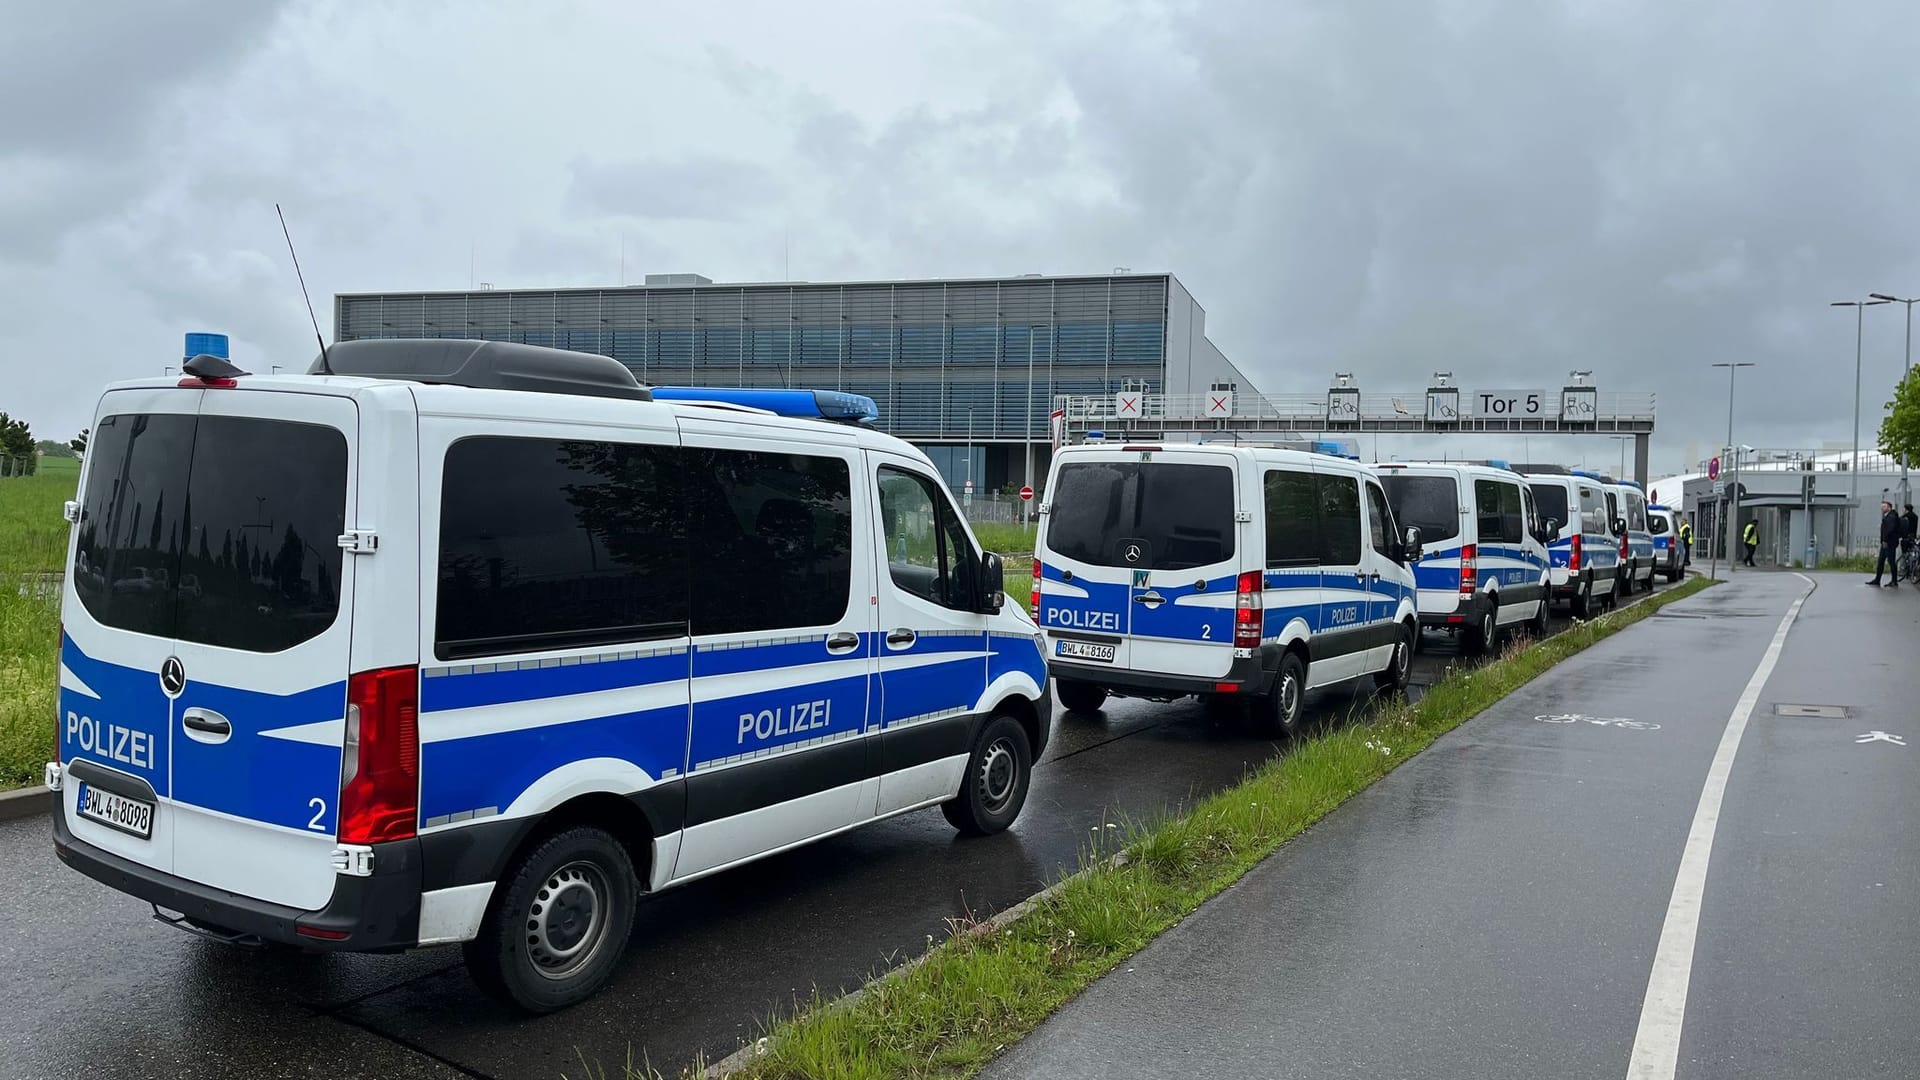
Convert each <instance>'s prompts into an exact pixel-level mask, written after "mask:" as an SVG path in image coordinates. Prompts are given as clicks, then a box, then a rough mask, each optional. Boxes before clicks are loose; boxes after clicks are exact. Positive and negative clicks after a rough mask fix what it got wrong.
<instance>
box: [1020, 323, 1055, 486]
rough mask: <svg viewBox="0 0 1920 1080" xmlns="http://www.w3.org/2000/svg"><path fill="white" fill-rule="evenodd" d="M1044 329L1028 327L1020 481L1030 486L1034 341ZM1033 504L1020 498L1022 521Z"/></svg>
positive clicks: (1049, 352)
mask: <svg viewBox="0 0 1920 1080" xmlns="http://www.w3.org/2000/svg"><path fill="white" fill-rule="evenodd" d="M1044 329H1046V328H1045V327H1043V326H1028V327H1027V469H1026V472H1024V473H1023V474H1021V480H1020V482H1021V483H1022V484H1025V485H1028V486H1031V485H1032V484H1033V342H1034V339H1035V338H1037V337H1039V335H1040V331H1041V330H1044ZM1047 366H1048V367H1052V366H1053V350H1052V349H1048V350H1047ZM1048 408H1052V406H1048ZM1032 505H1033V503H1032V501H1031V500H1028V499H1022V500H1020V521H1021V523H1022V524H1025V523H1026V522H1027V521H1028V520H1029V517H1028V515H1029V510H1028V509H1027V508H1028V507H1030V506H1032Z"/></svg>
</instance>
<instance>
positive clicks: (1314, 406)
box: [1055, 390, 1655, 423]
mask: <svg viewBox="0 0 1920 1080" xmlns="http://www.w3.org/2000/svg"><path fill="white" fill-rule="evenodd" d="M1531 393H1535V392H1531V391H1530V392H1527V393H1526V394H1522V395H1521V398H1522V401H1521V403H1520V404H1519V405H1518V406H1517V407H1516V408H1514V409H1506V410H1493V411H1478V410H1477V408H1476V405H1477V403H1478V401H1479V398H1480V395H1479V394H1478V393H1476V392H1471V391H1467V390H1462V391H1461V392H1460V399H1459V403H1460V416H1459V417H1458V418H1457V419H1459V420H1475V419H1493V420H1546V421H1554V422H1558V421H1559V419H1560V394H1559V391H1557V390H1541V391H1538V392H1537V393H1538V395H1539V401H1538V404H1537V408H1536V409H1534V410H1533V411H1529V410H1528V409H1527V407H1526V403H1525V398H1526V397H1527V395H1528V394H1531ZM1217 396H1218V395H1213V397H1217ZM1511 399H1512V395H1511V392H1507V393H1506V396H1504V397H1502V399H1501V400H1502V401H1508V400H1511ZM1211 401H1212V398H1210V396H1209V395H1207V394H1142V395H1141V396H1140V402H1139V413H1138V414H1137V415H1136V414H1135V413H1133V412H1131V411H1128V412H1125V413H1122V412H1121V411H1120V408H1119V406H1120V399H1119V397H1118V396H1117V395H1114V394H1103V395H1099V396H1088V397H1079V396H1064V395H1063V396H1062V397H1060V398H1059V399H1057V400H1056V402H1055V407H1056V408H1062V409H1064V410H1065V411H1066V416H1067V421H1068V422H1069V423H1085V422H1089V421H1092V422H1100V421H1121V420H1226V419H1236V420H1244V419H1251V420H1290V421H1295V422H1305V421H1314V420H1327V419H1328V416H1327V395H1326V394H1325V393H1324V392H1323V393H1318V394H1249V393H1245V392H1239V393H1236V394H1234V396H1233V408H1232V411H1231V412H1230V413H1220V412H1209V406H1210V404H1211ZM1654 403H1655V396H1654V395H1653V394H1629V393H1613V394H1598V395H1596V398H1595V408H1594V412H1595V416H1594V420H1593V421H1587V422H1589V423H1591V422H1594V421H1598V422H1602V423H1607V422H1613V421H1622V420H1633V421H1643V422H1645V421H1651V420H1653V418H1654ZM1358 405H1359V413H1358V416H1357V417H1353V416H1349V417H1345V418H1342V419H1341V420H1340V421H1338V422H1342V423H1353V422H1355V421H1356V420H1359V421H1385V422H1393V421H1423V420H1425V419H1426V418H1427V399H1426V395H1425V393H1424V392H1422V393H1414V394H1361V395H1360V398H1359V402H1358Z"/></svg>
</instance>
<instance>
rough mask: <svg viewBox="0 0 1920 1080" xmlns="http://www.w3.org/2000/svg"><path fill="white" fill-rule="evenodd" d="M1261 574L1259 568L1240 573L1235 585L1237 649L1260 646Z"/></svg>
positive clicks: (1234, 624) (1234, 622)
mask: <svg viewBox="0 0 1920 1080" xmlns="http://www.w3.org/2000/svg"><path fill="white" fill-rule="evenodd" d="M1260 579H1261V575H1260V572H1259V571H1258V570H1250V571H1248V572H1246V573H1244V574H1241V575H1240V580H1239V583H1238V584H1237V585H1236V586H1235V587H1234V597H1233V647H1234V648H1236V649H1257V648H1259V647H1260V636H1261V632H1262V625H1261V619H1262V615H1261V611H1260V609H1261V607H1262V604H1261V602H1260V590H1261V587H1262V582H1261V580H1260Z"/></svg>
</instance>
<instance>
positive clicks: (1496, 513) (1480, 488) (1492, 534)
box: [1473, 480, 1506, 544]
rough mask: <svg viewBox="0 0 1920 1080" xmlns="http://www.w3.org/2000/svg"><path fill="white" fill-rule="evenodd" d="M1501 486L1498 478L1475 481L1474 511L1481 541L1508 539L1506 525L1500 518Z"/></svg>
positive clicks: (1495, 541) (1492, 541)
mask: <svg viewBox="0 0 1920 1080" xmlns="http://www.w3.org/2000/svg"><path fill="white" fill-rule="evenodd" d="M1500 488H1501V484H1500V483H1499V482H1498V481H1496V480H1475V481H1474V482H1473V512H1474V515H1475V520H1476V521H1478V523H1479V529H1480V542H1481V543H1483V544H1487V543H1500V542H1502V541H1504V540H1505V539H1506V533H1505V529H1506V526H1505V525H1504V524H1503V523H1502V522H1501V519H1500Z"/></svg>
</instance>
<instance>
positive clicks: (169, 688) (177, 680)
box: [160, 656, 187, 698]
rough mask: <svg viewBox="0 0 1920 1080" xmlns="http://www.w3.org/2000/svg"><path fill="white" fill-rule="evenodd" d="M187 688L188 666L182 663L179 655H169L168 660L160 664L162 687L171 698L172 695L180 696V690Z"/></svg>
mask: <svg viewBox="0 0 1920 1080" xmlns="http://www.w3.org/2000/svg"><path fill="white" fill-rule="evenodd" d="M186 688H187V669H186V667H185V666H184V665H182V664H181V663H180V658H179V657H177V656H169V657H167V662H166V663H164V664H161V665H160V689H161V690H162V691H164V692H165V693H166V695H167V696H168V697H170V698H171V697H179V696H180V691H182V690H185V689H186Z"/></svg>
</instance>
